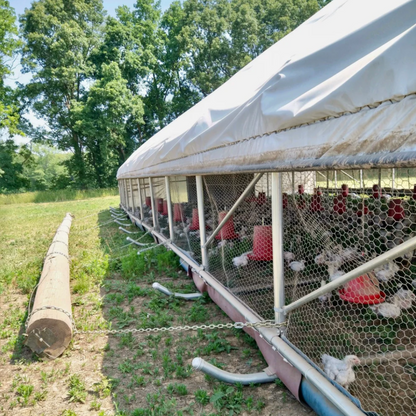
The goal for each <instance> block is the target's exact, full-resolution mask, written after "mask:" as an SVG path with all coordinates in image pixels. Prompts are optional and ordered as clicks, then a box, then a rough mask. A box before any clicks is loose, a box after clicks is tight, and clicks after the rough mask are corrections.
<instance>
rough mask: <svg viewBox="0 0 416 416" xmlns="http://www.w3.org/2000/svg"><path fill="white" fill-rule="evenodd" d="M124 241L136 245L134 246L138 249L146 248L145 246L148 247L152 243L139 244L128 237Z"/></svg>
mask: <svg viewBox="0 0 416 416" xmlns="http://www.w3.org/2000/svg"><path fill="white" fill-rule="evenodd" d="M126 240H127V241H130V243H133V244H136V246H139V247H146V246H149V245H150V244H153V243H139V242H138V241H136V240H133V239H132V238H130V237H127V238H126Z"/></svg>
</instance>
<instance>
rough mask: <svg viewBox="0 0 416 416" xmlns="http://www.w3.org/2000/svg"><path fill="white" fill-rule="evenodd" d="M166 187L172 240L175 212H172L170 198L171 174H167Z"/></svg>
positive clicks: (171, 237)
mask: <svg viewBox="0 0 416 416" xmlns="http://www.w3.org/2000/svg"><path fill="white" fill-rule="evenodd" d="M165 189H166V203H167V204H168V223H169V236H170V240H171V241H174V237H175V233H174V231H173V213H172V200H171V198H170V180H169V176H165Z"/></svg>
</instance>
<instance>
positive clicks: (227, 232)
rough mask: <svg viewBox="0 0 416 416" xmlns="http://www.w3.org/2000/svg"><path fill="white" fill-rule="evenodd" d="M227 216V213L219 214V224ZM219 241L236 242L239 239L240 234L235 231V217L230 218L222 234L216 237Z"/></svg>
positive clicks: (222, 229) (221, 231)
mask: <svg viewBox="0 0 416 416" xmlns="http://www.w3.org/2000/svg"><path fill="white" fill-rule="evenodd" d="M226 215H227V211H222V212H220V213H219V214H218V222H219V223H220V222H221V221H222V220H223V219H224V218H225V216H226ZM215 238H216V239H217V240H234V239H235V238H238V234H236V233H235V230H234V222H233V216H232V215H231V217H230V218H229V220H228V221H227V222H226V223H225V224H224V226H223V227H222V228H221V230H220V232H219V233H218V234H217V235H216V236H215Z"/></svg>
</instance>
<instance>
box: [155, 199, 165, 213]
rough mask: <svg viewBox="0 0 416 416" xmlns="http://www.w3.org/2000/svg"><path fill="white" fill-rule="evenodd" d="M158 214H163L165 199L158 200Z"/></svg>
mask: <svg viewBox="0 0 416 416" xmlns="http://www.w3.org/2000/svg"><path fill="white" fill-rule="evenodd" d="M156 206H157V212H160V213H162V212H163V198H157V199H156Z"/></svg>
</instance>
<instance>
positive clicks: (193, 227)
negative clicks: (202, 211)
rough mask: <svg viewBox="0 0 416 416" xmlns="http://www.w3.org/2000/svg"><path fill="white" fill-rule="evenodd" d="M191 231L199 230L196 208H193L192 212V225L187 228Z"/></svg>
mask: <svg viewBox="0 0 416 416" xmlns="http://www.w3.org/2000/svg"><path fill="white" fill-rule="evenodd" d="M189 229H190V230H191V231H196V230H199V215H198V208H194V209H193V210H192V224H191V226H190V227H189Z"/></svg>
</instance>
